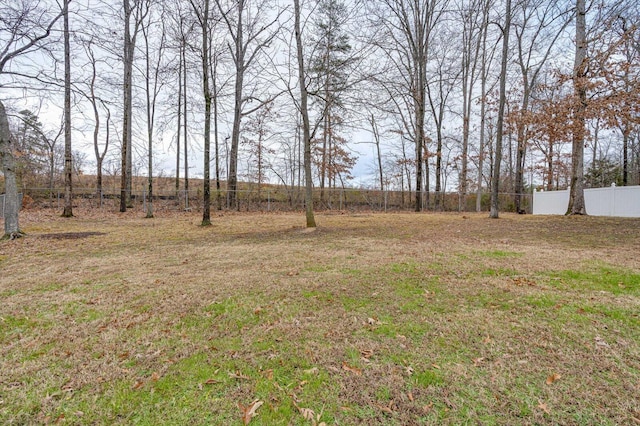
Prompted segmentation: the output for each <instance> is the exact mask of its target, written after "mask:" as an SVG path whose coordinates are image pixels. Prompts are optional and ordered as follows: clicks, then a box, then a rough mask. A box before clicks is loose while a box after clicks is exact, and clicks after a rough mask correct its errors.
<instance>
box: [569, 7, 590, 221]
mask: <svg viewBox="0 0 640 426" xmlns="http://www.w3.org/2000/svg"><path fill="white" fill-rule="evenodd" d="M585 15H586V11H585V0H576V56H575V62H574V65H573V70H574V71H573V89H574V92H575V96H576V99H577V105H576V107H575V111H574V117H573V141H572V149H571V191H570V192H569V206H568V207H567V214H570V215H586V214H587V210H586V208H585V202H584V137H585V121H586V117H585V116H586V109H587V88H586V79H587V75H586V73H587V33H586V16H585Z"/></svg>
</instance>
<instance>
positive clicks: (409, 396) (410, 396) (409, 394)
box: [407, 392, 413, 402]
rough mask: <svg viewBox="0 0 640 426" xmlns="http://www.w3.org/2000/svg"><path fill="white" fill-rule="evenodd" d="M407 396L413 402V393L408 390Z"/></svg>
mask: <svg viewBox="0 0 640 426" xmlns="http://www.w3.org/2000/svg"><path fill="white" fill-rule="evenodd" d="M407 398H409V401H411V402H413V393H411V392H407Z"/></svg>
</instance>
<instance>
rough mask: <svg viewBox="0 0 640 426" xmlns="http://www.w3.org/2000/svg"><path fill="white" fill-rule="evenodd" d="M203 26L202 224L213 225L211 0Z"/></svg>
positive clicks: (204, 14) (206, 7) (207, 0)
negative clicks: (210, 73)
mask: <svg viewBox="0 0 640 426" xmlns="http://www.w3.org/2000/svg"><path fill="white" fill-rule="evenodd" d="M203 6H204V10H203V11H202V16H201V17H200V25H201V27H202V91H203V94H204V165H203V166H204V190H203V197H202V226H208V225H211V177H210V173H211V164H210V155H211V91H210V90H209V71H210V70H209V65H210V64H209V53H210V52H209V0H204V5H203Z"/></svg>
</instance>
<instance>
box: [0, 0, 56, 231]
mask: <svg viewBox="0 0 640 426" xmlns="http://www.w3.org/2000/svg"><path fill="white" fill-rule="evenodd" d="M63 13H64V10H60V12H58V13H55V14H51V13H49V12H48V11H47V10H46V9H44V8H43V7H42V5H40V3H39V2H38V1H34V0H19V1H18V2H17V3H16V2H2V4H0V79H1V78H2V77H3V76H4V75H6V74H10V75H14V76H15V77H16V78H27V79H35V80H37V79H38V78H39V77H40V71H38V72H36V74H35V75H30V74H29V75H27V73H25V72H20V73H18V74H19V75H15V74H16V73H14V71H7V68H8V67H7V65H9V64H10V63H12V62H13V61H16V60H19V59H20V58H22V57H27V56H28V55H30V54H32V53H35V52H37V51H38V50H40V49H42V48H43V44H44V43H45V42H46V40H47V38H48V37H49V36H50V35H51V32H52V30H53V28H54V26H55V25H56V23H57V22H58V20H59V19H60V18H61V17H62V16H63ZM1 85H2V81H1V80H0V87H1ZM13 151H14V142H13V139H12V137H11V133H10V130H9V120H8V118H7V112H6V109H5V106H4V104H3V103H2V102H1V100H0V157H1V158H0V160H1V162H2V171H3V173H4V178H5V209H4V216H5V218H4V220H5V222H4V237H12V236H16V235H20V227H19V223H18V215H19V210H20V204H19V199H18V183H17V180H16V174H15V173H16V170H15V158H14V156H13Z"/></svg>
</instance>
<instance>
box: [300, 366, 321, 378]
mask: <svg viewBox="0 0 640 426" xmlns="http://www.w3.org/2000/svg"><path fill="white" fill-rule="evenodd" d="M318 372H319V370H318V367H313V368H310V369H308V370H304V371H303V373H304V374H308V375H310V376H315V375H316V374H318Z"/></svg>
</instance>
